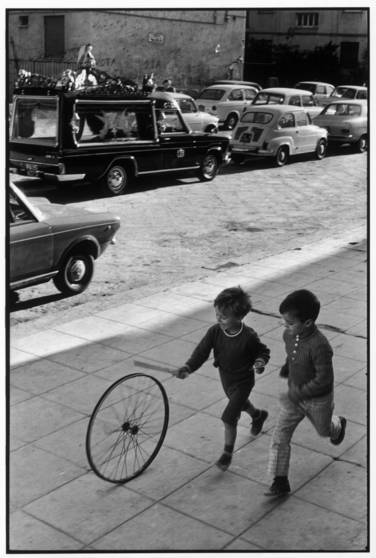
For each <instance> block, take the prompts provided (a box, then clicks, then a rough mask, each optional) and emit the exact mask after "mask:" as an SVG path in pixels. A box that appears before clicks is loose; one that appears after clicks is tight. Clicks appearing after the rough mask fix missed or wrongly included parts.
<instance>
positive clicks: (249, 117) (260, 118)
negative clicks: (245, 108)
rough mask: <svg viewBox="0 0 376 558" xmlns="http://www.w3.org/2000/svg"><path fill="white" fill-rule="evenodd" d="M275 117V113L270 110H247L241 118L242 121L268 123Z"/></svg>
mask: <svg viewBox="0 0 376 558" xmlns="http://www.w3.org/2000/svg"><path fill="white" fill-rule="evenodd" d="M272 119H273V115H272V114H270V113H269V112H246V113H245V114H243V116H242V118H241V122H249V123H251V124H255V123H257V124H268V123H269V122H270V121H271V120H272Z"/></svg>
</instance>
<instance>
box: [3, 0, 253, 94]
mask: <svg viewBox="0 0 376 558" xmlns="http://www.w3.org/2000/svg"><path fill="white" fill-rule="evenodd" d="M20 15H28V16H29V25H28V26H27V27H26V28H20V26H19V16H20ZM46 15H64V16H65V47H66V51H65V61H66V63H67V66H73V65H74V63H75V62H76V59H77V53H78V49H79V47H80V46H81V45H83V44H85V43H88V42H91V43H92V44H93V51H94V55H95V58H96V60H97V66H98V67H99V68H102V69H104V70H106V71H108V72H109V73H111V74H115V75H122V76H127V77H129V78H131V79H135V80H136V81H141V80H142V76H143V74H144V73H145V72H152V71H153V72H154V74H155V76H156V79H157V82H158V83H160V82H162V81H163V79H165V78H166V77H170V78H172V80H173V81H174V83H175V84H176V85H178V86H179V87H189V86H191V85H200V84H205V83H207V82H208V81H210V80H211V79H215V78H224V77H226V71H227V67H228V65H230V64H231V62H232V61H234V60H235V59H236V58H237V57H239V56H242V55H243V45H244V38H245V23H246V19H245V10H103V9H102V10H90V11H83V10H82V11H81V10H78V11H68V10H67V11H64V10H37V11H35V10H34V11H31V10H14V11H11V12H10V13H9V15H8V29H9V38H10V39H12V40H13V42H14V45H15V50H16V53H17V57H18V58H19V59H28V60H31V59H41V58H43V56H44V16H46ZM218 45H219V49H218ZM9 58H13V49H12V47H10V49H9Z"/></svg>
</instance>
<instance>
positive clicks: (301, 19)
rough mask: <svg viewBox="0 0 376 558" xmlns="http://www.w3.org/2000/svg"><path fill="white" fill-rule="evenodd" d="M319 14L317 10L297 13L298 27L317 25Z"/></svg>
mask: <svg viewBox="0 0 376 558" xmlns="http://www.w3.org/2000/svg"><path fill="white" fill-rule="evenodd" d="M318 24H319V14H318V13H317V12H300V13H297V14H296V26H297V27H317V26H318Z"/></svg>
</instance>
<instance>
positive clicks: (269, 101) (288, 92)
mask: <svg viewBox="0 0 376 558" xmlns="http://www.w3.org/2000/svg"><path fill="white" fill-rule="evenodd" d="M252 104H253V105H292V106H294V107H303V108H304V110H306V111H307V112H308V114H309V115H310V117H311V118H314V117H315V116H317V114H319V113H320V112H321V111H322V107H320V106H318V104H317V102H316V101H315V99H314V97H313V94H312V93H311V92H310V91H304V90H303V89H294V88H290V87H268V88H267V89H261V91H259V92H258V93H257V95H256V97H255V98H254V100H253V103H252Z"/></svg>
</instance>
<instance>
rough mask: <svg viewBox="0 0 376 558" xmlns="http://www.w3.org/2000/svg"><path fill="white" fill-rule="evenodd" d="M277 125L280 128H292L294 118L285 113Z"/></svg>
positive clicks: (290, 114) (289, 113)
mask: <svg viewBox="0 0 376 558" xmlns="http://www.w3.org/2000/svg"><path fill="white" fill-rule="evenodd" d="M278 125H279V127H280V128H294V126H295V118H294V115H293V114H292V113H291V112H287V113H286V114H284V115H283V116H281V118H280V119H279V122H278Z"/></svg>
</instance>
